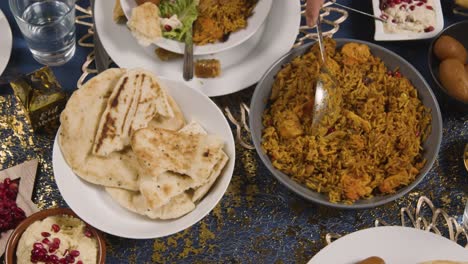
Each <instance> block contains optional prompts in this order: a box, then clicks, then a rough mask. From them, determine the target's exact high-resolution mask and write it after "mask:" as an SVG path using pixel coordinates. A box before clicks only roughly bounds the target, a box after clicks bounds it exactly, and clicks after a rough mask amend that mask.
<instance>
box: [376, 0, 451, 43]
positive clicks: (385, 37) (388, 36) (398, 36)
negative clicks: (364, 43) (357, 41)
mask: <svg viewBox="0 0 468 264" xmlns="http://www.w3.org/2000/svg"><path fill="white" fill-rule="evenodd" d="M380 1H381V0H372V8H373V10H374V15H375V16H378V17H380V15H381V14H382V10H380ZM433 2H434V5H433V8H434V11H435V13H436V24H435V25H434V30H433V31H431V32H423V33H416V32H414V33H412V32H408V33H387V32H385V31H384V23H383V22H381V21H379V20H376V19H375V20H374V21H375V34H374V39H375V40H381V41H396V40H416V39H428V38H433V37H435V36H437V34H439V32H440V31H442V29H444V15H443V14H442V5H441V4H440V0H433Z"/></svg>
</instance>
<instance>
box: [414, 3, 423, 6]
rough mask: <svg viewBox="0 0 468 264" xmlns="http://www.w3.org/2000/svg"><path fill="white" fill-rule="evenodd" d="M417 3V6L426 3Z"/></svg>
mask: <svg viewBox="0 0 468 264" xmlns="http://www.w3.org/2000/svg"><path fill="white" fill-rule="evenodd" d="M416 5H417V6H422V5H424V3H423V2H419V3H417V4H416Z"/></svg>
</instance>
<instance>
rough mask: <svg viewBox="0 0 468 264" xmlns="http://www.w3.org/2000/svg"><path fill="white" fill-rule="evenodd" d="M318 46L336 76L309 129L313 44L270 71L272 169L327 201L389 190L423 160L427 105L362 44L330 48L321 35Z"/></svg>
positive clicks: (267, 126)
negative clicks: (325, 106) (323, 110)
mask: <svg viewBox="0 0 468 264" xmlns="http://www.w3.org/2000/svg"><path fill="white" fill-rule="evenodd" d="M325 47H326V50H327V57H328V58H327V66H328V68H329V70H330V72H331V73H332V74H333V75H334V76H335V78H336V80H335V82H336V89H335V90H334V91H335V93H333V92H332V98H333V100H332V101H333V102H334V103H336V104H339V106H338V107H337V108H336V109H335V111H333V112H330V113H329V114H328V115H326V116H325V117H324V118H323V119H322V121H321V124H320V126H319V129H318V130H317V131H312V128H311V127H312V117H313V105H314V95H315V87H314V86H315V83H316V81H317V78H318V75H319V66H320V64H319V62H320V59H319V50H318V46H317V45H314V46H313V47H312V48H311V50H310V51H309V52H307V53H306V54H304V55H302V56H299V57H296V58H295V59H293V60H292V61H291V62H290V63H288V64H285V65H283V68H282V69H281V70H280V71H279V72H278V73H277V75H276V77H275V81H274V84H273V87H272V93H271V96H270V100H269V105H268V108H267V109H266V110H265V112H264V115H263V125H264V130H263V132H262V147H263V149H264V151H265V152H266V153H267V154H268V156H269V157H270V160H271V162H272V164H273V166H274V167H275V168H276V169H278V170H280V171H282V172H283V173H285V174H287V175H289V176H290V177H291V178H292V179H293V180H295V181H297V182H299V183H301V184H304V185H305V186H307V187H308V188H310V189H312V190H314V191H317V192H319V193H323V194H325V195H328V198H329V200H330V201H331V202H335V203H336V202H342V203H352V202H354V201H356V200H359V199H365V198H370V197H372V196H374V195H379V194H390V193H394V192H396V191H397V190H398V189H399V188H401V187H403V186H406V185H408V184H410V183H411V182H413V181H414V179H415V177H416V176H417V175H418V173H419V172H420V170H421V169H422V168H423V166H424V165H425V163H426V160H425V159H424V158H423V156H422V154H423V148H422V143H423V142H424V140H425V139H426V138H427V136H428V134H429V132H430V129H431V127H430V126H431V113H430V109H428V108H426V107H425V106H424V105H423V104H422V102H421V101H420V100H419V99H418V92H417V90H416V89H415V87H414V86H413V85H412V84H411V82H410V81H409V80H408V79H407V78H405V77H404V76H402V75H401V73H400V72H399V71H398V69H394V70H393V71H390V70H389V69H387V68H386V67H385V65H384V63H383V62H382V61H381V60H380V59H379V58H377V57H374V56H373V55H372V54H371V53H370V49H369V47H368V46H366V45H364V44H358V43H348V44H346V45H344V46H343V47H342V48H341V49H336V43H335V42H334V41H333V40H331V39H327V40H326V41H325ZM338 92H339V93H338ZM340 98H342V100H340Z"/></svg>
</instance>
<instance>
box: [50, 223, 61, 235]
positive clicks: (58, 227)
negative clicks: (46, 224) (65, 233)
mask: <svg viewBox="0 0 468 264" xmlns="http://www.w3.org/2000/svg"><path fill="white" fill-rule="evenodd" d="M52 231H54V232H55V233H57V232H58V231H60V226H59V225H57V224H53V225H52Z"/></svg>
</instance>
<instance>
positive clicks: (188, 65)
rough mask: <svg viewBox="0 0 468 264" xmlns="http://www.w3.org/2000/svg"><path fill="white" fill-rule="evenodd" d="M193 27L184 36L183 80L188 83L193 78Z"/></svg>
mask: <svg viewBox="0 0 468 264" xmlns="http://www.w3.org/2000/svg"><path fill="white" fill-rule="evenodd" d="M192 31H193V27H190V29H189V30H188V31H187V35H185V49H184V72H183V77H184V80H186V81H190V80H192V78H193V36H192V33H193V32H192Z"/></svg>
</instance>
